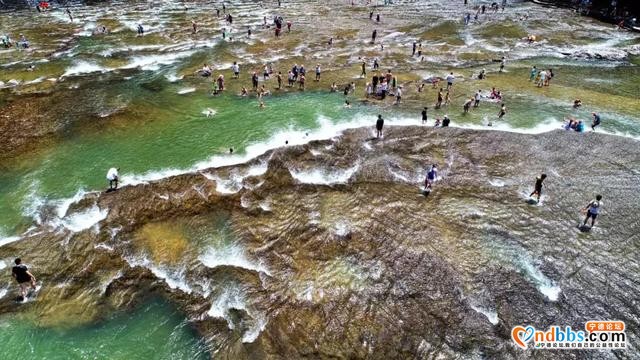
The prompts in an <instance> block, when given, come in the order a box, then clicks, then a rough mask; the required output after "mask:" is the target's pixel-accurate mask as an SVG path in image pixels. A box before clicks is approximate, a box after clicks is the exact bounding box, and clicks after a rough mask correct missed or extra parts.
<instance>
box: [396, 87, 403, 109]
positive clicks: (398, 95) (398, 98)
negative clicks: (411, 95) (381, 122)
mask: <svg viewBox="0 0 640 360" xmlns="http://www.w3.org/2000/svg"><path fill="white" fill-rule="evenodd" d="M400 101H402V86H398V88H397V89H396V105H400Z"/></svg>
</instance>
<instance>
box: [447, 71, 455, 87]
mask: <svg viewBox="0 0 640 360" xmlns="http://www.w3.org/2000/svg"><path fill="white" fill-rule="evenodd" d="M455 79H456V77H455V76H453V73H451V74H449V75H447V90H449V88H451V87H452V86H453V80H455Z"/></svg>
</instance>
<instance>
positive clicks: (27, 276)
mask: <svg viewBox="0 0 640 360" xmlns="http://www.w3.org/2000/svg"><path fill="white" fill-rule="evenodd" d="M14 263H15V264H16V265H15V266H14V267H13V268H12V269H11V276H13V278H14V279H16V281H17V282H18V285H20V294H21V297H20V298H18V300H19V301H22V300H24V299H25V298H26V297H27V294H28V289H29V286H31V289H33V290H35V288H36V277H35V276H33V274H31V273H30V272H29V269H28V268H27V266H26V265H24V264H23V263H22V260H21V259H20V258H17V259H15V261H14Z"/></svg>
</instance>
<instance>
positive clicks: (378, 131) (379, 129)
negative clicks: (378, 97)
mask: <svg viewBox="0 0 640 360" xmlns="http://www.w3.org/2000/svg"><path fill="white" fill-rule="evenodd" d="M383 126H384V119H383V118H382V115H378V120H377V121H376V138H378V139H379V138H381V137H382V127H383Z"/></svg>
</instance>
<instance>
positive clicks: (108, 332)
mask: <svg viewBox="0 0 640 360" xmlns="http://www.w3.org/2000/svg"><path fill="white" fill-rule="evenodd" d="M183 319H184V318H183V317H182V315H181V314H180V313H178V312H177V311H176V310H175V309H174V308H172V307H171V306H170V305H168V304H167V303H165V302H161V301H152V302H150V303H147V304H145V305H142V306H140V307H138V308H137V309H134V310H133V311H131V312H121V313H116V314H115V315H113V316H111V317H109V318H108V319H105V320H104V321H101V322H99V323H97V324H94V325H88V326H82V327H76V328H71V329H62V328H40V327H38V326H35V325H34V324H33V323H31V322H29V321H25V322H21V321H19V320H18V318H6V317H4V318H0V328H1V329H2V331H0V344H2V345H0V358H3V359H206V358H208V354H207V352H206V351H205V350H204V346H203V344H202V343H201V341H200V340H199V339H198V337H197V336H196V334H195V333H194V331H193V330H192V329H191V328H189V326H188V325H187V324H186V323H185V321H184V320H183ZM114 344H117V346H114Z"/></svg>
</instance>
